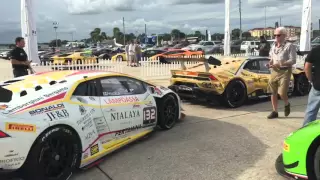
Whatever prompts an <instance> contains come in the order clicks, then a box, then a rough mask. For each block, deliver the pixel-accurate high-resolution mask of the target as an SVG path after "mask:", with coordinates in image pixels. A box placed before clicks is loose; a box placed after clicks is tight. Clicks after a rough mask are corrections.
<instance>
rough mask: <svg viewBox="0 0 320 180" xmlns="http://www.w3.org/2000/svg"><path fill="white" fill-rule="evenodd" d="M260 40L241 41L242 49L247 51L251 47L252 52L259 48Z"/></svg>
mask: <svg viewBox="0 0 320 180" xmlns="http://www.w3.org/2000/svg"><path fill="white" fill-rule="evenodd" d="M259 44H260V41H243V42H242V43H241V47H240V51H241V52H246V51H247V49H250V52H254V50H255V48H258V47H259Z"/></svg>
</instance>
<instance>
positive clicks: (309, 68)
mask: <svg viewBox="0 0 320 180" xmlns="http://www.w3.org/2000/svg"><path fill="white" fill-rule="evenodd" d="M304 71H305V73H306V76H307V78H308V80H309V82H310V83H311V85H312V87H311V90H310V92H309V97H308V104H307V109H306V113H305V117H304V122H303V126H305V125H306V124H308V123H309V122H312V121H314V120H316V119H317V114H318V111H319V108H320V45H318V46H316V47H314V48H313V49H312V50H311V52H310V53H309V54H308V55H307V57H306V61H305V65H304Z"/></svg>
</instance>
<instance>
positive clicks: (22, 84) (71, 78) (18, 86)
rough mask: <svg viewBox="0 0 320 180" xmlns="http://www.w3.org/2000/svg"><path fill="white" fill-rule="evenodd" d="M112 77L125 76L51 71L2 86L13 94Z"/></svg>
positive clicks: (4, 83) (11, 81) (82, 71)
mask: <svg viewBox="0 0 320 180" xmlns="http://www.w3.org/2000/svg"><path fill="white" fill-rule="evenodd" d="M112 75H124V74H121V73H117V72H110V71H89V70H88V71H87V70H86V71H85V70H79V71H76V70H68V71H49V72H41V73H36V74H31V75H28V76H23V77H19V78H14V79H11V80H7V81H3V82H1V84H0V86H1V87H2V88H5V89H8V90H10V91H12V92H13V93H20V92H21V91H23V90H27V89H30V88H31V89H34V88H35V87H37V86H41V87H42V88H46V87H48V88H51V87H52V86H50V84H51V83H53V82H55V83H60V84H61V85H60V86H59V87H62V86H64V87H70V86H72V85H73V84H74V83H75V82H77V81H79V80H81V79H84V78H90V77H97V76H112Z"/></svg>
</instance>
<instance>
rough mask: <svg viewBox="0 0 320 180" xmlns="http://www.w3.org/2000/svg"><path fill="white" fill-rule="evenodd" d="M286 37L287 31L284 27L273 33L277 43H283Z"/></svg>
mask: <svg viewBox="0 0 320 180" xmlns="http://www.w3.org/2000/svg"><path fill="white" fill-rule="evenodd" d="M286 35H287V30H286V28H285V27H278V28H277V29H276V30H275V31H274V36H275V39H276V42H277V43H283V42H284V41H285V39H286Z"/></svg>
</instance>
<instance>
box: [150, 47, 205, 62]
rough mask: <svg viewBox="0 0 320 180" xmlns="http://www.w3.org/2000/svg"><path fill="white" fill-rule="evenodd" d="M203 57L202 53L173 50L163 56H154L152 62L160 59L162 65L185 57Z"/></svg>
mask: <svg viewBox="0 0 320 180" xmlns="http://www.w3.org/2000/svg"><path fill="white" fill-rule="evenodd" d="M202 55H203V52H202V51H189V50H182V49H176V50H171V51H167V52H165V53H162V54H157V55H155V56H152V57H151V58H150V60H152V61H154V60H158V59H159V61H160V63H170V61H171V59H177V58H185V57H191V58H197V57H199V56H202Z"/></svg>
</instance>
